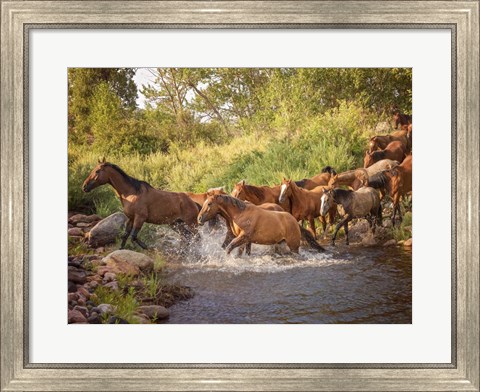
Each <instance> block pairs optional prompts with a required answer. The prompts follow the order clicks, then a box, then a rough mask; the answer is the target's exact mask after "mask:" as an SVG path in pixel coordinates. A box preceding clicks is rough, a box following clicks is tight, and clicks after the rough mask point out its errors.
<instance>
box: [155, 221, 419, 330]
mask: <svg viewBox="0 0 480 392" xmlns="http://www.w3.org/2000/svg"><path fill="white" fill-rule="evenodd" d="M221 242H222V235H221V233H216V234H213V235H212V234H211V233H208V232H207V231H206V230H203V232H202V237H201V239H200V240H199V241H197V242H196V243H195V244H192V245H193V246H189V247H188V250H186V249H185V248H186V247H185V246H184V245H183V247H182V245H181V242H178V243H176V244H175V241H173V242H170V251H173V249H174V248H177V249H176V251H177V253H178V254H177V256H176V257H174V258H173V259H172V260H170V262H169V268H168V271H169V273H168V280H169V281H171V282H175V283H179V284H182V285H186V286H190V287H191V288H193V289H194V291H195V296H194V297H193V298H192V299H190V300H188V301H181V302H178V303H177V304H175V305H174V306H172V307H171V308H170V318H169V320H168V323H171V324H197V323H208V324H232V323H238V324H251V323H257V324H272V323H309V324H327V323H370V324H372V323H373V324H395V323H398V324H410V323H411V318H412V306H411V303H412V263H411V252H410V251H408V250H404V249H403V248H397V247H382V246H376V247H365V246H363V245H355V244H353V245H350V246H345V245H343V240H340V241H338V242H337V246H335V247H331V246H328V245H326V248H327V252H325V253H316V252H314V251H312V250H309V249H305V248H301V251H300V254H299V255H292V254H290V253H288V252H286V251H285V250H286V249H280V254H279V253H278V252H275V250H274V248H273V247H271V246H260V245H253V246H252V254H251V256H245V255H244V256H242V257H237V256H236V251H233V252H232V253H235V255H233V254H232V255H229V256H226V255H225V251H224V250H223V249H222V248H221V247H220V244H221ZM162 247H163V249H165V243H163V244H162ZM179 250H180V251H179ZM282 251H283V252H282Z"/></svg>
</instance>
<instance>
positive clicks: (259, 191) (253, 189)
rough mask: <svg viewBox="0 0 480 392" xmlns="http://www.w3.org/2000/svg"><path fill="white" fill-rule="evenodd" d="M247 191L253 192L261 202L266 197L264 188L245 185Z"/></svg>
mask: <svg viewBox="0 0 480 392" xmlns="http://www.w3.org/2000/svg"><path fill="white" fill-rule="evenodd" d="M244 188H245V190H248V191H249V192H252V193H253V194H254V195H255V196H257V197H258V198H259V199H260V200H261V199H262V198H263V197H264V194H263V192H262V188H260V187H257V186H255V185H247V184H245V185H244Z"/></svg>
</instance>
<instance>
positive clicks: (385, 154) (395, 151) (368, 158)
mask: <svg viewBox="0 0 480 392" xmlns="http://www.w3.org/2000/svg"><path fill="white" fill-rule="evenodd" d="M403 158H405V146H404V145H403V144H402V143H401V142H399V141H395V142H391V143H389V144H388V145H387V147H385V149H384V150H380V151H374V152H369V151H368V150H367V151H365V158H364V159H363V167H364V168H367V167H370V166H372V165H373V164H374V163H376V162H378V161H381V160H383V159H391V160H393V161H397V162H402V161H403Z"/></svg>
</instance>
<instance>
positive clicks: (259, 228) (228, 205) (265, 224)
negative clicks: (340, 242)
mask: <svg viewBox="0 0 480 392" xmlns="http://www.w3.org/2000/svg"><path fill="white" fill-rule="evenodd" d="M218 213H222V215H224V216H226V217H228V219H229V221H230V222H231V228H232V232H233V234H234V235H235V238H234V239H233V240H232V241H231V242H230V244H229V245H228V246H227V248H226V251H227V254H229V253H230V252H231V251H232V250H233V249H234V248H236V247H238V246H241V245H243V244H249V243H254V244H262V245H275V244H278V243H281V242H284V241H285V242H286V244H287V246H288V247H289V249H290V250H291V251H292V252H295V253H298V250H299V247H300V240H301V238H302V236H304V238H306V239H307V241H308V242H309V243H310V245H311V246H312V247H314V248H315V249H316V250H318V251H323V250H324V249H323V248H322V247H321V246H320V245H319V244H318V243H317V242H316V241H315V240H314V239H313V237H311V236H310V233H308V232H307V231H306V230H305V229H303V230H302V228H301V227H300V225H299V224H298V223H297V221H296V220H295V218H294V217H293V216H292V215H291V214H289V213H288V212H279V211H268V210H265V209H263V208H260V207H258V206H256V205H253V204H248V203H246V202H244V201H242V200H240V199H236V198H234V197H232V196H226V195H212V196H209V197H208V198H207V200H206V201H205V203H204V204H203V207H202V210H201V211H200V213H199V214H198V223H199V224H200V225H201V224H203V223H204V222H205V221H207V220H208V219H211V218H212V217H213V216H215V215H216V214H218ZM305 232H306V234H305Z"/></svg>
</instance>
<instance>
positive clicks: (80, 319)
mask: <svg viewBox="0 0 480 392" xmlns="http://www.w3.org/2000/svg"><path fill="white" fill-rule="evenodd" d="M68 323H69V324H87V323H88V321H87V318H86V317H85V316H84V315H83V314H82V313H81V312H80V311H79V310H76V309H73V310H69V311H68Z"/></svg>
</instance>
